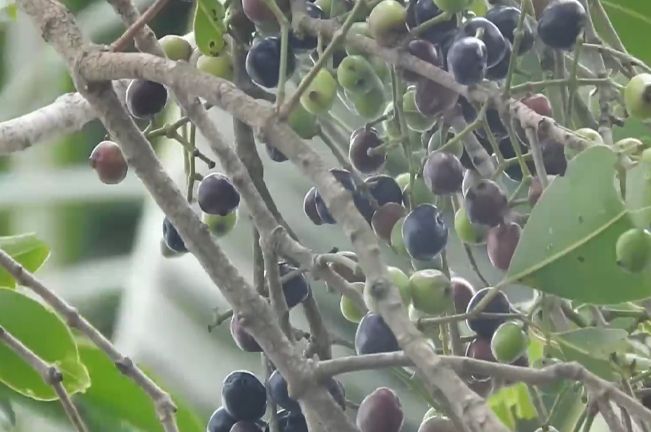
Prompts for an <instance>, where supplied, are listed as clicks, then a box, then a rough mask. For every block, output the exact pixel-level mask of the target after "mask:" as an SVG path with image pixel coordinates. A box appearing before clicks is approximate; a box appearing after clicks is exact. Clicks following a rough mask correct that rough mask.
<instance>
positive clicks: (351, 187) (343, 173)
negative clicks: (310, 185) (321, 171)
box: [314, 168, 356, 225]
mask: <svg viewBox="0 0 651 432" xmlns="http://www.w3.org/2000/svg"><path fill="white" fill-rule="evenodd" d="M330 173H331V174H332V175H333V176H334V177H335V179H336V180H337V181H338V182H339V183H341V185H342V186H343V187H344V189H346V190H348V191H350V192H355V189H356V188H355V182H354V181H353V176H352V174H351V173H350V171H348V170H345V169H340V168H332V169H330ZM314 202H315V206H316V211H317V213H318V214H319V217H320V218H321V220H322V221H323V222H324V223H327V224H331V225H334V224H336V223H337V221H336V220H335V218H333V217H332V215H331V214H330V212H329V211H328V207H327V206H326V204H325V201H323V198H321V196H319V191H316V196H315V197H314Z"/></svg>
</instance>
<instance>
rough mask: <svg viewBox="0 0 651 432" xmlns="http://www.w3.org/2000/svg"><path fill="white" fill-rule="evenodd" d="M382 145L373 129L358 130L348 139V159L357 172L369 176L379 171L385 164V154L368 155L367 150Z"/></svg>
mask: <svg viewBox="0 0 651 432" xmlns="http://www.w3.org/2000/svg"><path fill="white" fill-rule="evenodd" d="M381 145H382V140H381V139H380V137H379V136H378V133H377V131H376V130H375V129H368V130H367V129H365V128H362V129H359V130H357V131H355V132H353V134H352V136H351V139H350V147H349V151H348V158H349V159H350V163H351V165H352V166H353V168H355V169H356V170H357V171H359V172H361V173H363V174H371V173H374V172H376V171H378V170H380V169H381V168H382V167H383V166H384V163H385V162H386V159H387V156H386V153H384V152H382V153H377V154H369V150H370V149H373V148H375V147H379V146H381Z"/></svg>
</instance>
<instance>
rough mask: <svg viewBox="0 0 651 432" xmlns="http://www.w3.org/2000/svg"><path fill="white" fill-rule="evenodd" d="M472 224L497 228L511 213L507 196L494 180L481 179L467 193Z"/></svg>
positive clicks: (466, 197) (469, 216) (467, 211)
mask: <svg viewBox="0 0 651 432" xmlns="http://www.w3.org/2000/svg"><path fill="white" fill-rule="evenodd" d="M464 204H465V208H466V213H467V214H468V218H469V219H470V222H472V223H476V224H480V225H486V226H490V227H494V226H497V225H499V224H501V223H502V222H504V217H505V216H506V214H507V213H508V211H509V202H508V198H507V197H506V194H505V193H504V192H503V191H502V189H501V188H500V187H499V186H498V185H497V183H495V182H494V181H492V180H488V179H481V180H480V181H479V182H477V184H475V185H473V186H472V187H470V189H468V191H467V192H466V196H465V200H464Z"/></svg>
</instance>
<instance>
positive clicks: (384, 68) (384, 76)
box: [368, 56, 390, 83]
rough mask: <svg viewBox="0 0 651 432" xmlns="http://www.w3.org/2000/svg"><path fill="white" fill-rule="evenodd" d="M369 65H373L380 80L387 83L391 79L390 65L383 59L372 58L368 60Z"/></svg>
mask: <svg viewBox="0 0 651 432" xmlns="http://www.w3.org/2000/svg"><path fill="white" fill-rule="evenodd" d="M368 61H369V63H371V64H372V65H373V69H374V70H375V74H376V75H377V76H378V77H379V78H380V80H381V81H382V82H383V83H385V82H388V81H389V79H390V76H389V65H387V62H386V61H384V60H383V59H382V58H381V57H377V56H372V57H371V58H369V59H368Z"/></svg>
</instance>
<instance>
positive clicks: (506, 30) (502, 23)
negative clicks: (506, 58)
mask: <svg viewBox="0 0 651 432" xmlns="http://www.w3.org/2000/svg"><path fill="white" fill-rule="evenodd" d="M484 18H486V19H487V20H488V21H490V22H492V23H493V24H495V26H496V27H497V28H498V29H499V31H500V33H502V36H504V37H505V38H506V39H507V40H508V41H509V42H511V43H513V40H514V34H513V32H514V31H515V29H516V28H517V27H518V21H519V20H520V9H519V8H517V7H514V6H495V7H493V8H491V9H489V10H488V12H486V15H485V16H484ZM522 30H523V35H522V38H521V39H520V48H519V50H518V55H522V54H524V53H526V52H527V51H529V50H530V49H531V48H533V43H534V35H533V31H532V30H531V26H529V23H528V22H527V20H526V19H525V21H524V23H523V28H522Z"/></svg>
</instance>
